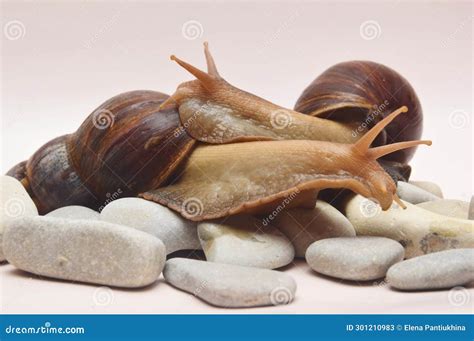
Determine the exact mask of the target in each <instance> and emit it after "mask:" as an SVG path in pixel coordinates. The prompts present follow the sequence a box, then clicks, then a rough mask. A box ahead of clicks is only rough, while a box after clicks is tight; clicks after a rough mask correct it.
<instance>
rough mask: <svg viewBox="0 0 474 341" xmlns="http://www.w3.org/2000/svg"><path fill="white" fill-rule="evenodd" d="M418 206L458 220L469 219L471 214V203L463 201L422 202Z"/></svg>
mask: <svg viewBox="0 0 474 341" xmlns="http://www.w3.org/2000/svg"><path fill="white" fill-rule="evenodd" d="M416 206H418V207H421V208H424V209H425V210H428V211H431V212H434V213H438V214H442V215H445V216H447V217H452V218H458V219H467V215H468V212H469V203H468V202H465V201H462V200H453V199H442V200H436V201H427V202H422V203H421V204H418V205H416Z"/></svg>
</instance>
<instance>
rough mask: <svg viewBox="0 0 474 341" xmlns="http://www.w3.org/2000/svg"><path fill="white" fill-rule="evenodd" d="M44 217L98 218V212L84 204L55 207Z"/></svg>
mask: <svg viewBox="0 0 474 341" xmlns="http://www.w3.org/2000/svg"><path fill="white" fill-rule="evenodd" d="M45 216H46V217H53V218H65V219H92V220H98V219H99V218H100V214H99V212H97V211H94V210H91V209H90V208H88V207H84V206H75V205H73V206H64V207H60V208H57V209H55V210H54V211H51V212H49V213H48V214H46V215H45Z"/></svg>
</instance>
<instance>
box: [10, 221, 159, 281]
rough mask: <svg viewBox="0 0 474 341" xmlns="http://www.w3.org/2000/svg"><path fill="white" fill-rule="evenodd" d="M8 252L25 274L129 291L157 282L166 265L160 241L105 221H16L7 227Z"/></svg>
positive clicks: (11, 261)
mask: <svg viewBox="0 0 474 341" xmlns="http://www.w3.org/2000/svg"><path fill="white" fill-rule="evenodd" d="M3 248H4V253H5V257H6V258H7V260H8V261H9V262H10V263H11V264H13V265H14V266H16V267H17V268H19V269H21V270H24V271H28V272H31V273H34V274H37V275H41V276H47V277H53V278H59V279H65V280H71V281H81V282H88V283H95V284H101V285H111V286H117V287H128V288H133V287H142V286H146V285H148V284H151V283H153V282H154V281H156V279H157V278H158V276H159V275H160V273H161V271H162V269H163V266H164V262H165V260H166V255H165V246H164V245H163V243H162V242H161V241H160V240H159V239H158V238H156V237H153V236H151V235H149V234H147V233H144V232H141V231H138V230H135V229H131V228H129V227H125V226H121V225H116V224H111V223H106V222H103V221H99V220H72V219H62V218H51V217H26V218H20V219H15V220H12V221H10V222H9V223H8V224H7V225H6V226H5V233H4V239H3Z"/></svg>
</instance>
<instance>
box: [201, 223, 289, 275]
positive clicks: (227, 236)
mask: <svg viewBox="0 0 474 341" xmlns="http://www.w3.org/2000/svg"><path fill="white" fill-rule="evenodd" d="M198 236H199V240H200V241H201V245H202V249H203V250H204V253H205V255H206V259H207V260H208V261H211V262H217V263H226V264H236V265H242V266H254V267H257V268H266V269H275V268H279V267H282V266H285V265H287V264H289V263H290V262H291V261H292V260H293V259H294V257H295V249H294V247H293V245H292V244H291V242H290V241H289V240H288V238H286V237H285V236H284V235H283V234H282V233H281V232H280V231H279V230H278V229H276V228H275V227H273V226H270V225H267V226H264V225H263V224H262V221H261V220H258V219H257V218H254V217H252V216H248V215H239V216H231V217H228V218H226V219H225V222H223V223H219V222H215V221H209V222H202V223H199V224H198Z"/></svg>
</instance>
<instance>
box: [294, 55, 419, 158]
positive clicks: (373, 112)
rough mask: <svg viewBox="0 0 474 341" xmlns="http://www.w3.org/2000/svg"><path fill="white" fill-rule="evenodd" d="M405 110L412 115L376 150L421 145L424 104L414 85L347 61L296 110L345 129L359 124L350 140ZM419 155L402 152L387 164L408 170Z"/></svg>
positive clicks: (374, 66) (375, 66)
mask: <svg viewBox="0 0 474 341" xmlns="http://www.w3.org/2000/svg"><path fill="white" fill-rule="evenodd" d="M402 105H404V106H406V107H407V108H408V113H407V114H406V115H402V116H400V117H398V118H397V119H396V120H394V121H393V123H392V124H390V125H389V126H388V127H386V128H385V129H384V130H383V131H382V132H381V134H380V135H379V137H378V138H377V139H376V140H375V141H374V145H375V146H377V145H384V144H389V143H395V142H400V141H407V140H417V139H419V138H420V137H421V133H422V130H423V112H422V108H421V104H420V101H419V99H418V96H417V95H416V93H415V90H414V89H413V87H412V86H411V85H410V83H409V82H408V81H407V80H406V79H405V78H404V77H403V76H401V75H400V74H399V73H398V72H396V71H395V70H392V69H391V68H389V67H387V66H385V65H382V64H379V63H375V62H370V61H349V62H343V63H339V64H336V65H334V66H332V67H330V68H329V69H327V70H326V71H324V72H323V73H322V74H321V75H319V76H318V77H316V79H315V80H314V81H313V82H311V84H310V85H309V86H308V87H307V88H306V89H305V90H304V91H303V93H302V94H301V96H300V97H299V98H298V100H297V101H296V104H295V108H294V109H295V110H296V111H298V112H301V113H303V114H307V115H311V116H314V117H320V118H326V119H328V120H334V121H336V122H340V123H342V124H344V123H345V122H346V124H347V123H354V122H357V121H358V122H359V123H358V124H357V128H356V129H352V131H351V134H352V135H353V136H362V135H363V134H364V133H365V131H366V130H367V129H369V128H370V127H372V126H373V125H374V124H375V123H377V122H379V121H380V120H382V119H383V118H384V117H386V116H387V115H389V114H390V113H391V112H393V111H394V110H396V109H397V108H399V107H401V106H402ZM415 150H416V148H411V149H406V150H400V151H398V152H396V153H393V154H389V155H386V156H385V157H384V158H383V160H390V161H396V162H400V163H403V164H406V163H408V161H410V159H411V158H412V157H413V154H414V153H415Z"/></svg>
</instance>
